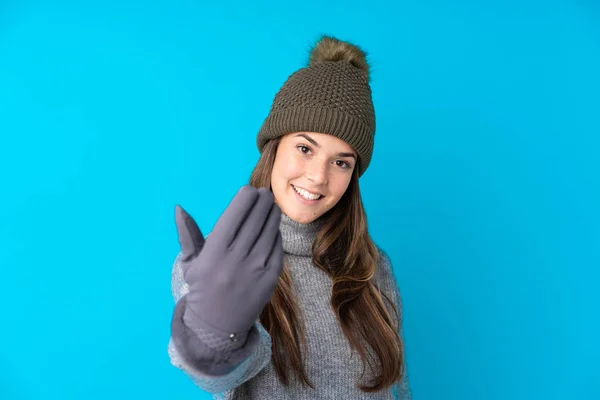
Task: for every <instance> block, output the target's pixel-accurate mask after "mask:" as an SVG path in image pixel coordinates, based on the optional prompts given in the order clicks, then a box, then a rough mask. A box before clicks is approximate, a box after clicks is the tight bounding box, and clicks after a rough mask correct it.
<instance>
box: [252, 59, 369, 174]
mask: <svg viewBox="0 0 600 400" xmlns="http://www.w3.org/2000/svg"><path fill="white" fill-rule="evenodd" d="M294 132H317V133H325V134H330V135H333V136H335V137H337V138H340V139H342V140H344V141H345V142H347V143H348V144H349V145H350V146H352V147H353V148H354V150H356V152H357V153H358V155H359V163H358V164H359V165H358V168H359V175H362V174H364V172H365V171H366V169H367V167H368V166H369V164H370V163H371V156H372V153H373V145H374V136H375V110H374V108H373V101H372V98H371V88H370V86H369V78H368V75H367V73H366V71H364V70H362V69H359V68H356V67H354V66H353V65H352V64H350V63H349V62H347V61H323V62H319V63H315V64H312V65H310V66H308V67H306V68H301V69H299V70H298V71H296V72H295V73H294V74H292V75H291V76H290V77H289V78H288V79H287V81H286V82H285V83H284V85H283V86H282V88H281V89H280V90H279V92H278V93H277V94H276V96H275V99H274V100H273V104H272V106H271V110H270V113H269V115H268V116H267V118H266V119H265V121H264V123H263V125H262V127H261V129H260V131H259V132H258V136H257V146H258V148H259V150H260V151H262V148H263V147H264V145H265V144H266V142H267V141H269V140H271V139H275V138H277V137H280V136H283V135H285V134H287V133H294Z"/></svg>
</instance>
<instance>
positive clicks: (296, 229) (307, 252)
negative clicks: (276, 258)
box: [279, 213, 321, 257]
mask: <svg viewBox="0 0 600 400" xmlns="http://www.w3.org/2000/svg"><path fill="white" fill-rule="evenodd" d="M320 225H321V223H320V220H319V219H317V220H316V221H313V222H310V223H308V224H302V223H299V222H296V221H294V220H293V219H291V218H290V217H288V216H287V215H286V214H284V213H281V224H280V226H279V230H280V231H281V237H282V239H283V251H284V252H285V253H287V254H291V255H296V256H305V257H310V256H312V245H313V242H314V241H315V238H316V236H317V232H318V230H319V227H320Z"/></svg>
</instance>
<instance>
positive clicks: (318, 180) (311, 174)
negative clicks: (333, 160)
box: [305, 160, 328, 185]
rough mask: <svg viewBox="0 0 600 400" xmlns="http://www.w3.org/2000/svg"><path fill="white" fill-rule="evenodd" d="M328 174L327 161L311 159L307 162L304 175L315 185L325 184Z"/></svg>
mask: <svg viewBox="0 0 600 400" xmlns="http://www.w3.org/2000/svg"><path fill="white" fill-rule="evenodd" d="M327 174H328V163H327V161H323V160H313V161H312V162H311V163H309V165H308V168H307V171H306V174H305V175H306V177H307V178H308V179H309V180H310V181H311V182H313V183H314V184H315V185H326V184H327Z"/></svg>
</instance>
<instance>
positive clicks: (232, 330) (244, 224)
mask: <svg viewBox="0 0 600 400" xmlns="http://www.w3.org/2000/svg"><path fill="white" fill-rule="evenodd" d="M280 221H281V210H280V208H279V206H277V204H275V202H274V198H273V194H272V193H271V192H270V191H269V190H268V189H265V188H260V189H256V188H254V187H252V186H244V187H242V188H241V189H240V191H239V192H238V193H237V194H236V196H235V197H234V198H233V200H232V201H231V203H230V204H229V206H228V207H227V209H226V210H225V212H224V213H223V215H222V216H221V217H220V218H219V220H218V221H217V223H216V224H215V227H214V229H213V231H212V232H211V234H210V235H209V236H208V237H207V238H206V240H205V239H204V238H203V236H202V233H201V232H200V229H199V228H198V226H197V224H196V223H195V222H194V220H193V219H192V217H190V216H189V215H188V214H187V213H186V212H185V211H184V210H183V209H182V208H181V207H179V206H178V207H177V210H176V223H177V230H178V234H179V242H180V244H181V263H182V269H183V271H184V279H185V281H186V282H187V284H188V285H189V292H188V293H187V295H186V296H185V297H186V307H185V311H184V312H183V322H184V323H185V325H186V326H187V327H188V328H190V329H191V330H192V331H193V332H194V333H196V334H197V335H198V337H199V338H200V339H201V340H203V341H204V342H205V343H206V344H207V345H208V346H210V347H213V348H214V349H218V348H219V347H226V348H227V349H228V350H229V351H231V350H232V349H235V348H239V347H241V346H243V345H244V341H245V338H246V336H247V334H248V332H249V331H250V329H251V328H252V326H253V325H254V323H255V322H256V321H257V319H258V318H259V315H260V313H261V311H262V310H263V308H264V307H265V305H266V304H267V303H268V302H269V300H270V298H271V296H272V295H273V292H274V290H275V287H276V286H277V282H278V279H279V275H280V273H281V270H282V267H283V245H282V238H281V233H280V231H279V223H280ZM206 340H209V341H210V342H212V343H207V342H206Z"/></svg>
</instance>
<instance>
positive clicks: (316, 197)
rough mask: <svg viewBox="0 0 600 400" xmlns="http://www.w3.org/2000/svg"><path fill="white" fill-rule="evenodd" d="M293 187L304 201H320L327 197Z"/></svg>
mask: <svg viewBox="0 0 600 400" xmlns="http://www.w3.org/2000/svg"><path fill="white" fill-rule="evenodd" d="M292 187H293V188H294V190H295V191H296V193H298V194H299V195H300V196H302V198H303V199H306V200H313V201H314V200H319V199H321V198H323V197H325V196H323V195H322V194H319V193H311V192H309V191H308V190H305V189H302V188H299V187H297V186H294V185H292Z"/></svg>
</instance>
